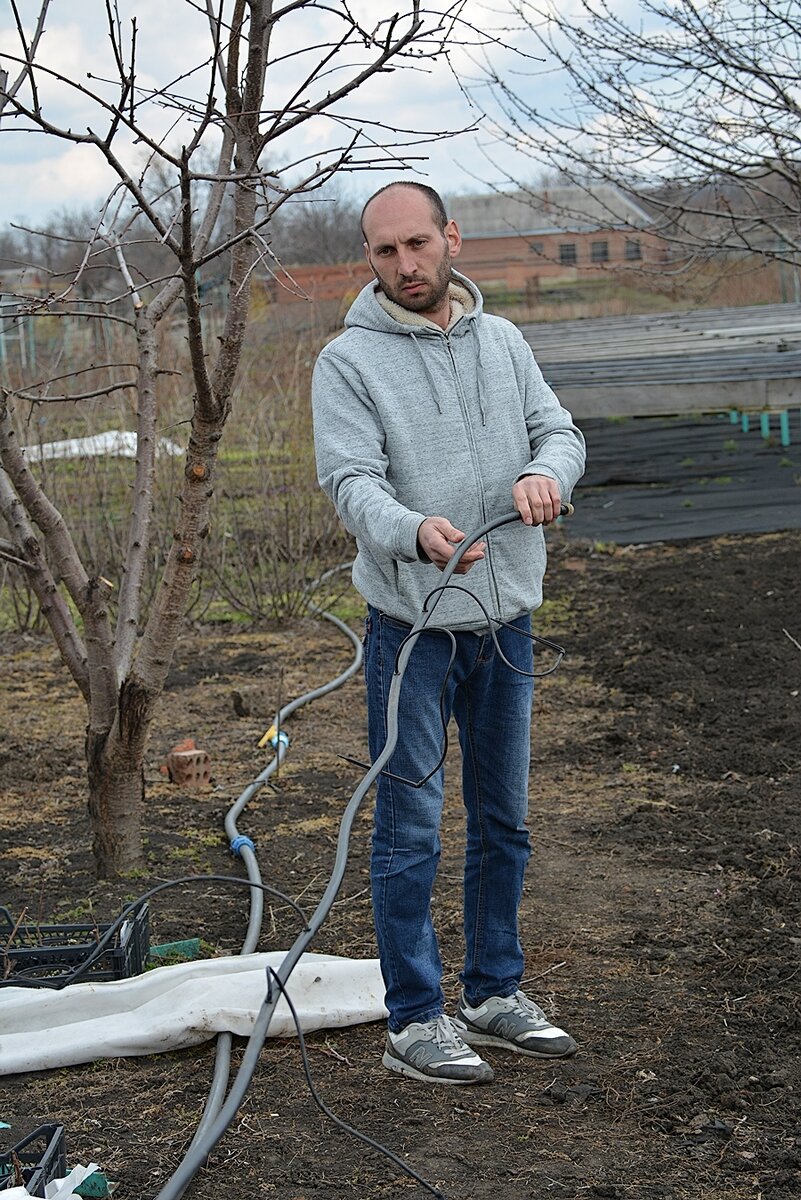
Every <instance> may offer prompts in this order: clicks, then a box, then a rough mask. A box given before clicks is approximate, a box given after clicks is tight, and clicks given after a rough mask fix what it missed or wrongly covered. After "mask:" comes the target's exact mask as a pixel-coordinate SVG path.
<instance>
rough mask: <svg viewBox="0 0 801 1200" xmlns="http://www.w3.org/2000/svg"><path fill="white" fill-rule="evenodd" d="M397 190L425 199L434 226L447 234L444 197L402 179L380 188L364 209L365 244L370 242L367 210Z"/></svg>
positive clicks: (362, 217)
mask: <svg viewBox="0 0 801 1200" xmlns="http://www.w3.org/2000/svg"><path fill="white" fill-rule="evenodd" d="M396 188H402V189H403V191H405V192H407V193H409V192H411V193H413V194H414V193H416V194H417V195H418V196H420V197H424V198H425V199H426V200H427V202H428V205H429V207H430V209H431V216H432V218H433V220H434V224H435V225H436V226H437V227H438V228H439V231H440V233H444V232H445V226H446V225H447V224H448V214H447V212H446V211H445V205H444V204H443V202H442V197H441V196H440V194H439V192H435V191H434V189H433V188H432V187H429V186H428V184H426V183H414V182H413V181H411V180H409V181H406V180H403V179H400V180H398V181H397V182H396V183H386V184H384V186H383V187H382V188H379V189H378V191H377V192H373V194H372V196H371V197H370V199H369V200H368V201H367V203H366V204H365V206H364V208H363V209H362V216H361V226H362V237H363V238H364V240H365V242H367V241H368V237H367V233H366V232H365V218H366V216H367V210H368V209H369V207H370V205H371V204H372V203H373V201H374V200H378V198H379V196H384V195H386V194H387V193H388V192H394V191H395V189H396ZM399 199H400V197H399Z"/></svg>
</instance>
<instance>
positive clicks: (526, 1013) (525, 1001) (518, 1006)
mask: <svg viewBox="0 0 801 1200" xmlns="http://www.w3.org/2000/svg"><path fill="white" fill-rule="evenodd" d="M512 1000H513V1007H514V1009H515V1012H518V1013H520V1015H521V1016H522V1017H535V1018H536V1020H538V1021H544V1022H545V1023H546V1025H547V1023H548V1018H547V1017H546V1016H545V1013H544V1012H543V1011H542V1009H541V1008H540V1006H539V1005H538V1004H535V1003H534V1001H533V1000H529V998H528V996H527V995H526V994H525V992H515V994H514V996H513V997H512Z"/></svg>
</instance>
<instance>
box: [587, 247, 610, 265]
mask: <svg viewBox="0 0 801 1200" xmlns="http://www.w3.org/2000/svg"><path fill="white" fill-rule="evenodd" d="M590 262H596V263H597V262H609V243H608V242H590Z"/></svg>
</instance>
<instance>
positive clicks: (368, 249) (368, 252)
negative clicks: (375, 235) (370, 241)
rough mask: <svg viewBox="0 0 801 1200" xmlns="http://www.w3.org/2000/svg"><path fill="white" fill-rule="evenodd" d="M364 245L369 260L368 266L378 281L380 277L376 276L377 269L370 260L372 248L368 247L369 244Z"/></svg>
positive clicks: (365, 254)
mask: <svg viewBox="0 0 801 1200" xmlns="http://www.w3.org/2000/svg"><path fill="white" fill-rule="evenodd" d="M362 245H363V246H364V257H365V258H366V259H367V265H368V266H369V268H370V270H371V271H372V272H373V274H374V275H375V277H376V279H378V275H377V274H376V269H375V267H374V266H373V260H372V259H371V258H370V247H369V246H368V245H367V242H363V243H362Z"/></svg>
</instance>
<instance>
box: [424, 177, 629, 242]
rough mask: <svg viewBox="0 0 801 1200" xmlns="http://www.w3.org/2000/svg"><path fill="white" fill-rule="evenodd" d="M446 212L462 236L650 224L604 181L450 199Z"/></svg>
mask: <svg viewBox="0 0 801 1200" xmlns="http://www.w3.org/2000/svg"><path fill="white" fill-rule="evenodd" d="M447 208H448V212H449V214H450V216H452V217H453V218H454V220H456V221H457V222H458V224H459V226H460V228H461V231H462V237H465V238H479V237H509V236H512V235H514V234H519V235H521V236H524V237H532V236H536V235H537V234H548V233H568V232H569V233H583V232H591V231H592V230H595V229H620V228H623V229H629V228H634V229H644V228H646V227H647V226H649V225H652V224H653V217H652V216H651V215H650V214H649V213H648V212H647V210H646V208H645V207H644V205H642V204H640V203H639V202H638V201H637V200H635V199H634V197H633V196H629V195H627V194H626V193H625V192H623V191H621V189H620V188H617V187H615V186H614V185H613V184H608V183H593V184H587V185H586V186H581V185H578V184H556V185H554V186H546V187H531V188H520V189H518V190H516V191H510V192H487V193H485V194H483V195H475V196H450V197H448V198H447Z"/></svg>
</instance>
